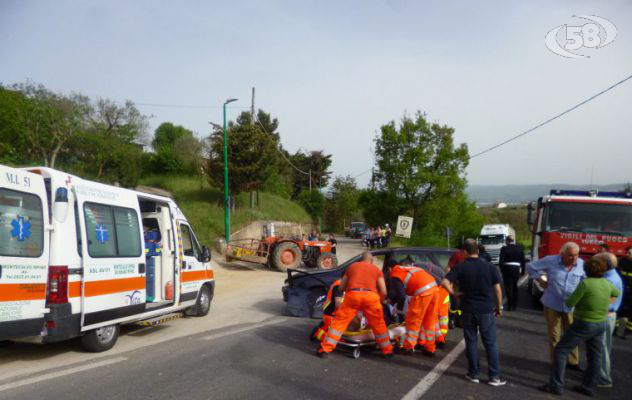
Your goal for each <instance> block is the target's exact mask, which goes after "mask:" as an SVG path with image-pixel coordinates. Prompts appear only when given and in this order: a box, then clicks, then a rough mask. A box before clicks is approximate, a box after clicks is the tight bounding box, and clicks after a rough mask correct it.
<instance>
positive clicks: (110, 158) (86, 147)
mask: <svg viewBox="0 0 632 400" xmlns="http://www.w3.org/2000/svg"><path fill="white" fill-rule="evenodd" d="M146 130H147V119H146V117H145V116H144V115H142V114H141V113H140V112H139V111H138V109H136V107H135V106H134V104H133V103H131V102H129V101H128V102H126V103H125V104H124V105H123V106H120V105H118V104H116V103H115V102H113V101H111V100H107V99H97V100H96V101H95V102H94V103H91V104H90V109H89V112H88V113H87V115H86V128H85V130H83V131H81V132H80V133H79V134H78V135H77V136H76V137H74V138H73V139H72V140H71V141H70V142H69V145H68V150H69V151H68V152H67V154H66V156H65V162H66V164H67V165H66V168H67V169H69V170H71V171H76V172H77V173H80V174H82V175H86V176H90V177H93V178H94V179H96V180H99V181H105V182H118V183H119V184H121V185H123V186H127V187H130V186H135V184H136V182H137V181H138V179H139V178H140V173H141V171H142V168H141V157H142V153H143V142H145V143H146V142H147V138H146Z"/></svg>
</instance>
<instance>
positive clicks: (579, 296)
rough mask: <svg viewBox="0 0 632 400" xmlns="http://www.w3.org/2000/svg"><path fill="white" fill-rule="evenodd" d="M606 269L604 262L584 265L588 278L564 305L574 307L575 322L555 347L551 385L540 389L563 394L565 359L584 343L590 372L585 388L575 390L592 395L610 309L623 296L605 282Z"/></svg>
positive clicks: (584, 383) (598, 261) (585, 379)
mask: <svg viewBox="0 0 632 400" xmlns="http://www.w3.org/2000/svg"><path fill="white" fill-rule="evenodd" d="M606 268H607V265H606V263H605V262H604V261H603V260H601V259H591V260H589V261H588V262H586V264H584V269H585V271H586V275H587V278H586V279H584V280H583V281H582V282H581V283H580V284H579V285H578V286H577V289H575V291H574V292H573V293H572V294H571V295H570V296H569V297H568V298H567V299H566V302H565V303H566V306H567V307H575V312H574V320H575V321H574V322H573V324H572V325H571V326H570V327H569V328H568V329H567V330H566V331H565V332H564V336H563V337H562V339H561V340H560V342H559V343H558V344H557V346H555V350H554V352H553V368H552V370H551V376H550V378H549V383H548V384H546V385H544V386H542V387H540V390H542V391H544V392H548V393H553V394H558V395H561V394H563V392H564V372H565V369H566V357H567V356H568V354H569V353H570V352H571V351H572V350H573V349H574V348H575V347H577V346H578V345H579V344H580V343H581V342H585V344H586V349H587V351H588V368H587V369H586V373H585V374H584V379H583V382H582V384H581V385H580V386H577V387H576V388H575V390H576V391H578V392H580V393H583V394H586V395H589V396H592V395H593V391H594V387H595V384H596V382H597V378H598V376H599V361H600V360H601V352H602V351H603V349H602V348H603V345H602V342H603V335H604V333H605V331H606V328H607V325H608V323H607V322H606V319H607V316H608V308H609V307H610V303H611V301H612V299H614V298H616V297H618V296H619V295H620V294H621V293H620V292H619V290H617V289H615V287H614V286H612V284H611V283H610V282H609V281H608V280H606V279H604V278H603V275H604V273H605V272H606Z"/></svg>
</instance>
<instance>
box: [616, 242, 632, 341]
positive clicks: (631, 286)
mask: <svg viewBox="0 0 632 400" xmlns="http://www.w3.org/2000/svg"><path fill="white" fill-rule="evenodd" d="M619 273H620V274H621V279H622V280H623V301H622V303H621V308H620V309H619V317H621V320H620V321H619V325H620V327H619V328H620V331H619V335H618V336H620V337H621V338H623V339H625V337H626V335H628V334H632V246H628V247H626V249H625V256H624V257H623V258H622V259H621V261H619Z"/></svg>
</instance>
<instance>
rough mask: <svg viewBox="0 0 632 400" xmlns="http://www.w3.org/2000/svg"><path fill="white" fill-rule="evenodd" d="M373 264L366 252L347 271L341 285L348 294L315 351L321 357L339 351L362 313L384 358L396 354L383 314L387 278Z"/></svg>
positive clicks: (371, 258) (342, 289) (369, 254)
mask: <svg viewBox="0 0 632 400" xmlns="http://www.w3.org/2000/svg"><path fill="white" fill-rule="evenodd" d="M372 261H373V256H372V255H371V253H369V252H368V251H367V252H365V253H364V254H363V256H362V261H359V262H355V263H353V264H351V265H350V266H349V268H347V271H346V272H345V275H344V277H343V278H342V283H341V284H340V290H341V291H343V292H345V296H344V300H343V302H342V304H341V305H340V308H339V309H338V310H337V311H336V313H335V315H334V318H333V320H332V321H331V325H330V326H329V330H328V331H327V335H325V337H324V338H323V340H322V342H321V343H320V348H319V349H318V351H317V352H316V354H317V355H318V356H319V357H321V358H325V357H327V354H328V353H331V352H332V351H333V350H334V349H335V348H336V345H337V344H338V341H339V340H340V337H341V336H342V334H343V333H344V331H346V330H347V327H348V326H349V323H351V320H352V319H353V317H355V315H356V314H357V313H358V311H362V313H363V314H364V316H365V317H366V319H367V321H368V323H369V327H370V328H371V330H372V331H373V335H374V336H375V343H376V345H377V346H378V347H379V348H380V350H382V353H383V354H384V356H385V357H387V358H390V357H391V356H392V355H393V346H392V345H391V339H390V336H389V334H388V329H387V327H386V323H385V322H384V314H383V311H382V302H383V301H384V300H385V298H386V284H385V283H384V275H383V274H382V271H381V270H380V269H379V268H378V267H377V266H376V265H373V264H372Z"/></svg>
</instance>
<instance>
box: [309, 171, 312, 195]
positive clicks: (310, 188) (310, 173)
mask: <svg viewBox="0 0 632 400" xmlns="http://www.w3.org/2000/svg"><path fill="white" fill-rule="evenodd" d="M309 191H310V192H311V191H312V170H311V169H310V170H309Z"/></svg>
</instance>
